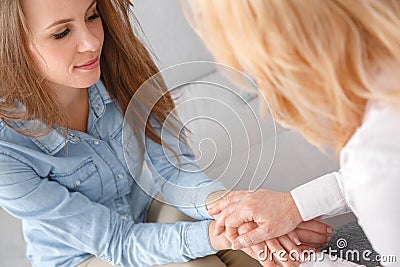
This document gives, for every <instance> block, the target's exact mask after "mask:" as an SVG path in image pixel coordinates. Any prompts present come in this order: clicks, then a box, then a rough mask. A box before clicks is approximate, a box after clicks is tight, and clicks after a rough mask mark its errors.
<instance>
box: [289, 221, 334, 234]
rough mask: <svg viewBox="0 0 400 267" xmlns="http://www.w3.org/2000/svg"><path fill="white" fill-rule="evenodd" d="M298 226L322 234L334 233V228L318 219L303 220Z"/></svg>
mask: <svg viewBox="0 0 400 267" xmlns="http://www.w3.org/2000/svg"><path fill="white" fill-rule="evenodd" d="M297 228H298V229H303V230H309V231H313V232H317V233H320V234H332V233H333V232H334V229H333V228H332V227H330V226H329V225H328V224H326V223H323V222H320V221H317V220H311V221H307V222H302V223H300V224H299V225H298V226H297Z"/></svg>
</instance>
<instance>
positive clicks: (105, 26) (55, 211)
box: [0, 0, 326, 267]
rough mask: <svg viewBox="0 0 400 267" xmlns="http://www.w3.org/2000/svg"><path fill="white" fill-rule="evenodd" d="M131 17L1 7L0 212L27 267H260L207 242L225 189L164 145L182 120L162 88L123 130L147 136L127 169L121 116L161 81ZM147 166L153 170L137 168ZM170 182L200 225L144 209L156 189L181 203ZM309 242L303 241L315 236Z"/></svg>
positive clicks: (47, 6)
mask: <svg viewBox="0 0 400 267" xmlns="http://www.w3.org/2000/svg"><path fill="white" fill-rule="evenodd" d="M130 10H131V4H130V2H129V1H128V0H110V1H109V0H98V1H95V0H71V1H64V0H0V40H1V42H0V119H1V122H0V205H1V207H2V208H3V209H5V210H6V211H7V212H9V213H10V214H11V215H13V216H15V217H17V218H19V219H21V220H22V224H23V231H24V237H25V240H26V242H27V252H28V257H29V260H30V261H31V263H32V265H33V266H38V267H51V266H59V267H63V266H65V267H71V266H79V267H84V266H90V267H104V266H106V267H107V266H116V265H119V266H140V267H142V266H154V265H159V264H170V263H171V265H169V266H175V264H174V263H177V262H187V263H183V265H182V264H181V265H179V266H221V267H223V266H231V267H234V266H249V267H251V266H259V263H258V262H257V261H256V260H253V259H251V258H250V257H248V256H247V255H245V254H244V253H242V252H235V251H231V250H225V249H228V248H230V247H231V242H230V241H229V240H227V239H226V238H225V237H223V236H220V237H217V236H213V235H212V234H209V233H212V232H213V228H214V225H215V222H214V221H212V220H211V219H212V217H211V216H209V215H208V214H207V211H206V200H207V199H208V200H210V199H211V198H213V197H214V196H215V195H216V194H220V193H218V192H217V191H221V190H225V187H224V186H223V185H222V184H220V183H217V182H214V181H212V180H210V179H209V178H207V177H206V176H205V175H204V174H203V173H201V172H199V171H193V170H198V167H197V166H196V165H195V164H194V162H193V161H192V158H191V157H192V156H191V154H190V152H189V151H188V149H187V148H186V146H185V145H184V144H182V146H179V148H180V149H178V147H177V146H176V145H175V146H174V145H173V144H175V142H174V140H175V139H176V138H178V137H177V136H175V135H172V134H171V135H167V137H166V138H164V137H165V135H164V136H163V139H161V137H160V131H161V130H160V128H161V127H169V128H168V129H169V130H171V131H170V132H171V133H172V132H173V130H174V129H176V127H177V124H176V123H178V121H177V120H173V121H169V122H168V121H166V117H167V116H168V115H169V114H170V113H171V111H172V109H173V108H174V103H173V102H172V100H171V97H170V96H169V94H167V93H165V90H166V88H164V87H163V86H162V85H163V83H162V81H159V84H160V87H159V88H154V89H153V88H150V89H149V91H148V92H145V93H147V95H148V96H154V95H155V94H158V93H160V91H161V92H162V93H163V94H164V95H163V96H162V97H161V98H160V100H159V101H158V102H157V104H156V105H154V107H152V110H151V111H152V112H151V119H153V120H151V121H150V122H151V123H150V122H148V121H147V120H146V121H141V120H135V121H128V123H129V124H128V126H130V127H131V128H132V130H135V129H137V128H142V127H143V129H144V128H145V133H144V134H145V136H146V143H145V145H143V144H142V146H143V147H144V148H143V149H142V148H141V147H140V146H138V147H137V150H132V151H129V152H130V153H131V154H132V155H135V159H138V160H137V161H134V162H133V166H132V165H131V166H130V167H132V169H133V172H135V173H133V174H132V173H131V172H130V171H129V169H128V166H127V164H126V162H125V158H124V155H123V144H122V141H121V139H122V137H121V136H122V124H123V114H124V113H125V111H127V110H128V103H129V101H130V100H131V98H132V96H133V95H134V93H135V92H136V91H137V90H138V88H139V87H140V86H141V84H142V83H144V82H145V81H146V80H147V79H149V78H150V77H152V75H154V74H156V73H157V72H158V69H157V67H156V66H155V64H154V62H153V61H152V59H151V56H150V54H149V53H148V51H147V50H146V48H145V47H144V46H143V45H142V43H141V42H140V40H139V39H138V38H137V37H136V35H135V34H134V29H133V28H132V25H131V19H132V18H133V17H132V16H131V15H132V14H131V13H130ZM162 90H164V91H162ZM144 96H146V94H144ZM142 100H143V101H144V103H145V100H146V99H142ZM132 108H133V111H135V108H136V107H132ZM138 109H139V108H138ZM129 111H132V110H130V109H129ZM139 119H140V118H139ZM138 141H139V142H140V140H138ZM183 143H184V142H183ZM164 145H166V146H165V147H166V148H167V149H166V150H167V151H170V152H171V151H172V152H173V153H172V154H173V156H172V157H171V158H169V159H167V158H166V157H167V154H164V149H163V146H164ZM144 150H145V151H144ZM144 154H146V156H147V157H144ZM174 156H175V157H174ZM144 160H146V162H148V165H149V166H150V165H152V166H153V168H150V169H151V173H150V172H149V171H147V172H146V171H143V172H142V173H141V172H139V171H138V170H141V169H142V165H143V164H144ZM171 160H172V162H171ZM173 160H177V162H175V161H173ZM178 162H179V163H180V164H182V165H184V166H186V167H187V168H190V170H191V171H189V172H185V171H184V170H179V169H178V168H176V167H175V165H176V163H178ZM132 169H131V170H132ZM133 175H142V177H144V179H148V180H147V182H149V183H150V182H151V181H154V185H152V186H153V187H152V189H154V192H153V191H152V192H147V193H146V192H144V191H143V190H142V189H141V187H140V186H139V185H138V184H137V183H136V182H135V181H134V179H133ZM166 180H168V183H172V184H175V185H177V186H179V187H186V188H192V190H189V189H188V192H187V193H186V194H185V192H183V193H182V194H180V195H179V200H180V201H181V202H179V201H178V202H176V201H173V204H175V205H176V206H178V207H181V208H182V209H181V210H184V211H185V213H186V214H187V215H189V216H190V217H192V218H194V219H197V220H199V221H190V222H189V221H187V220H188V218H187V217H183V216H182V215H179V216H180V217H179V218H178V217H177V216H178V215H177V216H175V217H174V216H171V215H170V214H172V213H173V210H172V211H171V210H167V211H165V210H164V208H163V207H160V205H159V203H158V204H157V203H154V202H153V205H151V202H152V196H153V195H152V194H153V193H154V194H155V193H156V192H157V191H159V192H160V193H161V194H162V195H163V197H164V199H165V200H166V201H168V202H171V199H172V200H176V199H177V198H176V193H175V192H174V191H173V190H169V188H170V187H168V186H165V184H166V182H165V181H166ZM147 189H148V188H147ZM200 189H201V190H200ZM214 192H215V194H214ZM150 193H151V194H150ZM150 206H151V207H150ZM169 208H170V209H171V207H169ZM157 211H158V212H157ZM163 214H164V215H163ZM165 214H167V215H169V216H165ZM178 219H181V220H185V222H183V221H181V222H176V220H178ZM147 222H151V223H147ZM321 226H322V227H325V229H326V226H324V225H323V224H320V223H317V222H315V223H314V224H313V226H310V227H309V228H310V229H314V228H315V227H317V228H318V227H321ZM251 227H252V226H251V225H248V226H246V229H247V230H249V229H252V228H251ZM314 230H315V229H314ZM313 233H314V232H313V231H310V237H309V238H311V240H316V239H315V237H316V238H317V239H318V235H315V234H313ZM316 243H318V242H316ZM319 243H322V242H319ZM218 250H224V251H220V252H218ZM209 255H210V256H209ZM206 256H208V257H206ZM197 258H199V259H197ZM193 259H197V260H193ZM192 260H193V261H192ZM0 265H1V264H0Z"/></svg>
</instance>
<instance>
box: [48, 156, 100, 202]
mask: <svg viewBox="0 0 400 267" xmlns="http://www.w3.org/2000/svg"><path fill="white" fill-rule="evenodd" d="M68 160H70V161H75V162H69V163H70V164H65V165H64V166H68V167H63V166H57V168H56V169H54V170H53V171H52V172H51V173H50V174H49V179H50V180H51V181H55V182H57V183H59V184H61V185H62V186H65V187H66V188H68V190H69V191H70V192H80V193H82V194H83V195H85V196H86V197H88V198H89V199H90V200H92V201H98V200H99V199H100V198H101V196H102V194H103V184H102V180H101V177H100V174H99V171H98V168H97V166H96V164H95V163H94V162H93V160H92V159H91V158H88V159H85V160H83V161H81V162H79V161H78V162H76V160H73V159H68ZM71 165H72V166H73V167H72V168H71Z"/></svg>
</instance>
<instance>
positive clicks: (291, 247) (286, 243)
mask: <svg viewBox="0 0 400 267" xmlns="http://www.w3.org/2000/svg"><path fill="white" fill-rule="evenodd" d="M278 241H279V243H280V244H281V246H282V247H283V248H284V249H285V250H286V251H287V252H288V258H289V260H291V261H293V262H294V261H299V262H300V261H301V258H300V255H301V253H302V250H301V249H300V247H299V246H298V245H296V244H295V243H293V241H292V240H291V239H290V238H289V237H288V236H287V235H284V236H280V237H278Z"/></svg>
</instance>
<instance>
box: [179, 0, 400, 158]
mask: <svg viewBox="0 0 400 267" xmlns="http://www.w3.org/2000/svg"><path fill="white" fill-rule="evenodd" d="M190 4H191V8H189V7H188V8H187V9H186V10H188V11H190V13H191V14H190V15H192V17H191V19H192V22H193V24H194V26H195V28H196V29H197V31H198V33H199V34H200V35H201V37H202V38H203V40H204V42H205V44H206V45H207V46H208V47H209V48H210V50H211V51H212V52H213V54H214V55H215V57H216V59H217V60H218V61H220V62H222V63H225V64H228V65H230V66H232V67H234V68H237V69H240V70H242V71H244V72H247V73H248V74H250V75H251V76H252V77H253V78H255V80H256V81H257V83H258V85H259V88H260V90H261V92H262V93H264V94H265V95H266V97H267V99H268V101H269V104H270V106H271V107H272V112H273V115H274V117H275V118H276V119H277V120H278V121H279V122H280V123H282V124H284V125H287V126H289V127H293V128H295V129H297V130H299V131H300V132H302V133H303V134H304V136H305V137H306V138H307V139H308V140H309V141H310V142H312V143H314V144H316V145H317V146H319V147H320V148H326V146H329V147H334V148H336V150H337V151H339V150H341V148H342V147H343V146H344V145H345V144H346V143H347V141H348V140H349V138H350V137H351V136H352V135H353V134H354V132H355V131H356V129H357V127H359V126H360V125H361V123H362V120H363V115H364V112H365V108H366V104H367V102H368V101H370V100H372V101H374V100H382V101H386V102H389V103H390V104H395V105H398V103H399V102H400V90H398V88H393V89H394V90H383V88H379V86H374V83H373V80H374V74H376V73H374V70H376V68H377V66H379V64H381V61H384V60H393V61H397V62H399V61H400V34H399V33H400V32H399V31H400V30H399V29H400V28H399V27H400V2H399V1H397V0H385V1H376V0H359V1H358V0H354V1H352V0H329V1H328V0H327V1H324V0H307V1H300V0H299V1H297V0H276V1H275V0H239V1H232V0H192V1H190Z"/></svg>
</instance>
